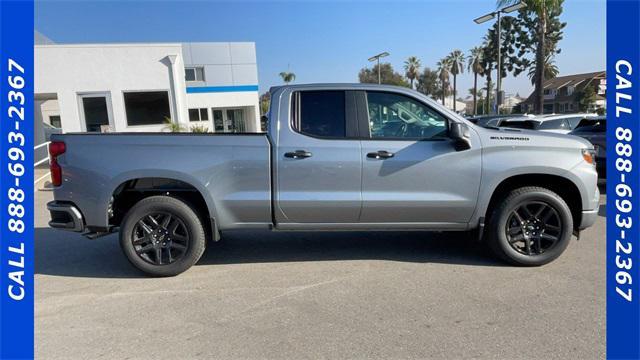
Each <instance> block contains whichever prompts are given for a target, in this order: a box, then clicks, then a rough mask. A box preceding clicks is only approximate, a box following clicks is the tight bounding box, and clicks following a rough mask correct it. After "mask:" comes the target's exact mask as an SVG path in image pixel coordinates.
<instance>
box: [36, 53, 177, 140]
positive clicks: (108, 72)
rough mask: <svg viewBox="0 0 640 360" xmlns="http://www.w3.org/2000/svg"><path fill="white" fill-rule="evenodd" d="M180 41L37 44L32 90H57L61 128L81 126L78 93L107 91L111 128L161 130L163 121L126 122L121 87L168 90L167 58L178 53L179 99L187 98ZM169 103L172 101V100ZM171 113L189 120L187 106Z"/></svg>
mask: <svg viewBox="0 0 640 360" xmlns="http://www.w3.org/2000/svg"><path fill="white" fill-rule="evenodd" d="M181 53H182V47H181V45H180V44H95V45H85V44H83V45H39V46H35V48H34V57H35V59H34V62H35V84H34V85H35V89H34V92H35V93H36V94H57V98H58V104H59V109H60V117H61V119H62V126H63V130H64V131H65V132H71V131H84V130H85V129H84V124H82V123H81V121H80V119H81V116H80V107H79V97H78V96H79V94H86V93H95V92H108V93H110V98H111V107H112V114H113V115H112V116H113V119H112V120H113V130H114V131H159V130H162V128H163V127H164V125H148V126H128V125H127V121H126V112H125V108H124V95H123V93H124V92H125V91H141V90H149V91H152V90H166V91H170V90H171V85H172V84H171V63H170V61H168V58H167V56H169V55H173V56H176V63H175V65H174V66H175V68H176V69H178V72H179V74H178V76H175V79H176V82H177V84H176V86H175V88H176V89H177V91H176V93H175V95H176V96H177V98H178V104H185V103H186V91H185V88H186V87H185V81H184V70H183V69H184V63H183V61H182V55H181ZM170 103H171V101H170ZM171 114H172V117H173V118H175V119H178V120H180V121H181V122H185V123H186V122H188V115H187V109H186V107H184V106H182V107H178V108H177V109H175V108H173V106H172V109H171Z"/></svg>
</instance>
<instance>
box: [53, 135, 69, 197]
mask: <svg viewBox="0 0 640 360" xmlns="http://www.w3.org/2000/svg"><path fill="white" fill-rule="evenodd" d="M66 150H67V146H66V145H65V144H64V143H63V142H62V141H52V142H51V144H49V170H50V171H51V183H52V184H53V186H60V185H62V168H61V167H60V164H58V156H60V155H62V154H64V152H65V151H66Z"/></svg>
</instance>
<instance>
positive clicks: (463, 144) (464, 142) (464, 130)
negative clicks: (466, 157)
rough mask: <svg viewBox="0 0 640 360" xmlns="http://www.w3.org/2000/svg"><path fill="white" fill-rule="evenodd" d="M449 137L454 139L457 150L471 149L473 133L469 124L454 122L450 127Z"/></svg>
mask: <svg viewBox="0 0 640 360" xmlns="http://www.w3.org/2000/svg"><path fill="white" fill-rule="evenodd" d="M449 137H450V138H451V139H453V141H454V146H455V149H456V151H462V150H468V149H471V141H470V138H471V135H470V132H469V126H467V124H463V123H459V122H452V123H451V125H450V127H449Z"/></svg>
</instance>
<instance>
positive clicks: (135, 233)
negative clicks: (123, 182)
mask: <svg viewBox="0 0 640 360" xmlns="http://www.w3.org/2000/svg"><path fill="white" fill-rule="evenodd" d="M165 219H168V220H166V222H167V224H166V225H165V226H164V227H163V226H162V225H164V223H165ZM149 225H151V226H149ZM165 240H166V241H165ZM134 242H135V244H134ZM205 245H206V237H205V230H204V227H203V226H202V222H201V220H200V218H199V217H198V215H197V214H196V213H195V212H194V211H193V209H192V208H191V207H190V206H189V205H188V204H187V203H185V202H184V201H182V200H180V199H176V198H173V197H169V196H151V197H148V198H145V199H142V200H140V201H139V202H138V203H136V204H135V205H134V206H133V207H132V208H131V209H130V210H129V212H127V214H126V215H125V216H124V219H123V221H122V224H121V226H120V247H121V248H122V251H123V252H124V254H125V256H126V257H127V259H128V260H129V262H131V264H132V265H133V266H135V267H136V268H138V269H139V270H141V271H142V272H144V273H146V274H148V275H151V276H175V275H178V274H180V273H182V272H184V271H186V270H187V269H189V268H190V267H191V266H193V265H194V264H195V263H196V262H197V261H198V260H199V259H200V257H201V256H202V254H203V253H204V249H205ZM150 246H151V248H149V247H150ZM145 249H146V250H147V251H146V252H143V251H144V250H145ZM158 249H160V250H158Z"/></svg>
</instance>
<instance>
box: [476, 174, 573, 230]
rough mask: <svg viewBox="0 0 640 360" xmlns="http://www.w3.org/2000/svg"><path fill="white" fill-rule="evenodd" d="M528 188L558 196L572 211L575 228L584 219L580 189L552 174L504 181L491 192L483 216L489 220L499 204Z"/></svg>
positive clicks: (528, 175) (519, 177)
mask: <svg viewBox="0 0 640 360" xmlns="http://www.w3.org/2000/svg"><path fill="white" fill-rule="evenodd" d="M528 186H535V187H541V188H545V189H548V190H551V191H553V192H554V193H556V194H558V195H559V196H560V197H561V198H562V199H563V200H564V201H565V202H566V203H567V205H568V206H569V209H570V210H571V215H572V217H573V224H574V227H576V226H578V225H579V224H580V220H581V218H582V196H581V194H580V189H579V188H578V186H577V185H576V184H575V183H574V182H573V181H571V180H570V179H568V178H566V177H563V176H559V175H551V174H519V175H514V176H511V177H508V178H506V179H504V180H502V181H501V182H500V183H499V184H498V185H497V186H496V187H495V188H494V189H493V191H492V192H491V198H490V200H489V202H488V204H487V208H486V209H485V211H484V212H483V214H484V215H482V216H484V217H485V219H486V220H488V218H489V216H490V215H491V212H492V211H493V209H495V207H496V206H497V204H499V202H500V201H502V200H504V198H505V197H506V196H508V195H509V194H510V193H511V191H513V190H515V189H518V188H522V187H528ZM486 220H485V222H486Z"/></svg>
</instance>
